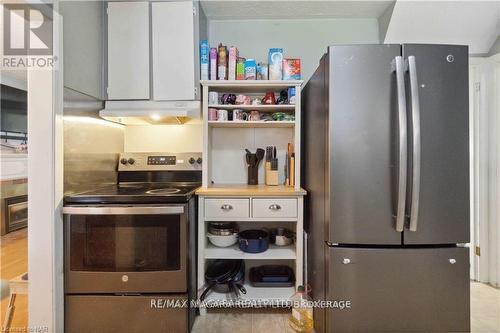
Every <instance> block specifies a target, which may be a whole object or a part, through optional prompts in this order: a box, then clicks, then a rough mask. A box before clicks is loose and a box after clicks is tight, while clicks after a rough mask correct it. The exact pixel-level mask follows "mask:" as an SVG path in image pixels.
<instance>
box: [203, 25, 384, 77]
mask: <svg viewBox="0 0 500 333" xmlns="http://www.w3.org/2000/svg"><path fill="white" fill-rule="evenodd" d="M208 24H209V26H208V36H209V42H210V46H211V47H215V46H216V45H218V44H219V42H222V43H223V44H225V45H227V46H236V47H237V48H238V50H239V51H240V56H242V57H246V58H254V59H256V60H257V61H262V62H266V63H267V53H268V51H269V49H270V48H273V47H281V48H283V49H284V54H285V57H290V58H294V57H295V58H301V59H302V78H303V79H305V80H307V79H308V78H309V77H310V75H311V74H312V73H313V72H314V70H315V69H316V67H317V66H318V63H319V59H320V58H321V56H322V55H323V54H324V53H325V52H326V50H327V47H328V46H329V45H332V44H359V43H362V44H363V43H364V44H370V43H378V42H379V33H378V29H379V27H378V20H377V19H309V20H236V21H235V20H212V21H209V23H208Z"/></svg>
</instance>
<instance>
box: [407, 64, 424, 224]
mask: <svg viewBox="0 0 500 333" xmlns="http://www.w3.org/2000/svg"><path fill="white" fill-rule="evenodd" d="M407 61H408V66H407V68H408V72H409V74H410V75H409V76H410V91H411V111H412V112H411V115H412V124H413V136H412V138H413V167H412V169H413V172H412V173H413V176H412V193H411V209H410V231H417V225H418V206H419V198H420V160H421V158H420V145H421V141H420V101H419V97H418V79H417V65H416V62H415V56H409V57H408V60H407Z"/></svg>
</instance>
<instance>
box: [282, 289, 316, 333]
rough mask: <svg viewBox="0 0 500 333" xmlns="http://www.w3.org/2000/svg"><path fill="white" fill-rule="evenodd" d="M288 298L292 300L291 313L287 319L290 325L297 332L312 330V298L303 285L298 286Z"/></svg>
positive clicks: (302, 332) (304, 332)
mask: <svg viewBox="0 0 500 333" xmlns="http://www.w3.org/2000/svg"><path fill="white" fill-rule="evenodd" d="M290 300H291V301H292V315H291V316H290V317H289V319H288V323H289V325H290V327H291V328H293V329H294V331H295V332H299V333H309V332H312V331H313V328H314V321H313V309H312V299H311V298H310V297H309V296H308V295H307V293H306V289H305V288H304V286H299V287H298V288H297V292H296V293H295V294H294V295H293V296H292V298H291V299H290Z"/></svg>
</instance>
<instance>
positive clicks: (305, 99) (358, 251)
mask: <svg viewBox="0 0 500 333" xmlns="http://www.w3.org/2000/svg"><path fill="white" fill-rule="evenodd" d="M468 93H469V91H468V48H467V47H466V46H452V45H422V44H404V45H343V46H330V47H329V48H328V52H327V54H325V55H324V56H323V57H322V59H321V61H320V64H319V67H318V68H317V70H316V71H315V73H314V74H313V76H312V77H311V79H310V80H309V81H308V83H307V84H306V86H305V88H304V90H303V95H302V103H303V108H304V109H303V122H304V123H303V147H304V148H303V149H302V152H303V157H302V161H303V169H302V170H303V180H304V181H303V186H304V188H305V189H306V190H307V191H308V202H307V204H306V223H307V225H306V227H307V230H308V238H309V239H308V262H307V263H308V268H307V272H308V281H309V283H310V284H311V287H312V296H313V298H314V299H316V300H337V301H338V300H346V301H350V302H351V306H350V308H344V309H339V308H335V307H333V308H328V309H321V308H316V309H315V311H314V319H315V328H316V331H317V332H328V333H330V332H467V331H469V330H470V319H469V312H470V305H469V249H468V248H467V247H465V246H464V244H465V243H468V242H469V112H468V108H469V102H468Z"/></svg>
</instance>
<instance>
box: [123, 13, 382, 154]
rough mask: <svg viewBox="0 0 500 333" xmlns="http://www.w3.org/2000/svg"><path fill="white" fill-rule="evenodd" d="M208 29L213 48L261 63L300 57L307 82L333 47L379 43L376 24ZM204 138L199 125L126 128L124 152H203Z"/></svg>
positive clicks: (319, 22) (218, 25)
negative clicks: (272, 54) (273, 55)
mask: <svg viewBox="0 0 500 333" xmlns="http://www.w3.org/2000/svg"><path fill="white" fill-rule="evenodd" d="M208 30H209V31H208V34H209V42H210V45H211V46H216V45H218V43H219V42H223V43H224V44H225V45H227V46H233V45H234V46H236V47H238V49H239V51H240V55H241V56H243V57H247V58H251V57H253V58H255V59H256V60H257V61H263V62H267V52H268V50H269V48H272V47H282V48H283V49H284V52H285V56H287V57H297V58H301V60H302V77H303V79H305V80H307V79H308V78H309V76H310V75H311V74H312V72H313V71H314V70H315V69H316V67H317V65H318V63H319V59H320V58H321V56H322V55H323V54H324V53H325V52H326V50H327V47H328V46H329V45H332V44H353V43H365V44H370V43H378V42H379V37H378V36H379V35H378V20H377V19H309V20H236V21H235V20H211V21H209V23H208ZM202 134H203V133H202V126H201V124H186V125H155V126H127V127H126V128H125V141H124V144H125V151H126V152H148V151H149V152H150V151H169V152H192V151H201V150H202Z"/></svg>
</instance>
